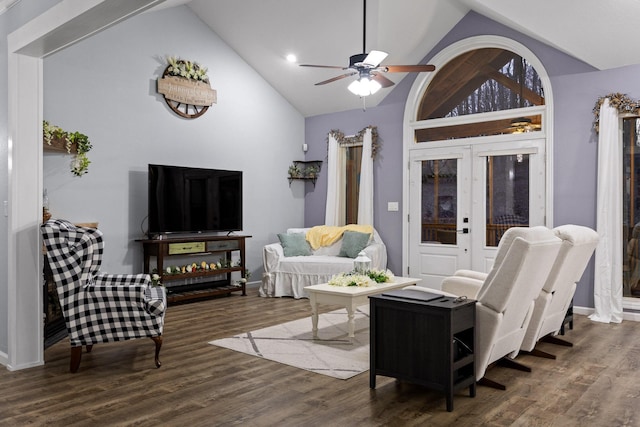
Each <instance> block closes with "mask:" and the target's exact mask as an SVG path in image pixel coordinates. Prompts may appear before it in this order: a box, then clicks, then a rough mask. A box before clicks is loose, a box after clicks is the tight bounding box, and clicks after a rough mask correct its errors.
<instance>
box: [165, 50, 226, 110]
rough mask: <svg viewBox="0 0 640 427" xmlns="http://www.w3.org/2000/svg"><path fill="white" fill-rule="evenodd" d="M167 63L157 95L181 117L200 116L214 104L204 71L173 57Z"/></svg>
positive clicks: (214, 94)
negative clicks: (162, 97) (161, 96)
mask: <svg viewBox="0 0 640 427" xmlns="http://www.w3.org/2000/svg"><path fill="white" fill-rule="evenodd" d="M167 62H168V63H169V65H167V68H165V70H164V72H163V73H162V77H161V78H159V79H158V82H157V83H158V88H157V90H158V93H159V94H161V95H163V96H164V100H165V102H166V103H167V105H168V106H169V108H171V110H172V111H173V112H174V113H176V114H177V115H179V116H180V117H184V118H185V119H195V118H197V117H200V116H201V115H203V114H204V113H205V112H206V111H207V110H208V109H209V107H210V106H211V105H213V104H215V103H216V102H217V92H216V91H215V89H211V85H210V84H209V76H208V75H207V68H205V67H202V66H200V65H199V64H197V63H196V62H193V61H187V60H184V59H180V58H174V57H168V58H167Z"/></svg>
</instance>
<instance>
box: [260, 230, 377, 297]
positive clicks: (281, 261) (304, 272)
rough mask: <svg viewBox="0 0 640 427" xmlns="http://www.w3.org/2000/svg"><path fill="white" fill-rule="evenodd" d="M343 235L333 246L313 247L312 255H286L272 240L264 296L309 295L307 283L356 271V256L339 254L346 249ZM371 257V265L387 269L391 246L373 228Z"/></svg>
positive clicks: (267, 251)
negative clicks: (354, 267) (306, 287)
mask: <svg viewBox="0 0 640 427" xmlns="http://www.w3.org/2000/svg"><path fill="white" fill-rule="evenodd" d="M309 230H310V228H290V229H288V230H287V234H294V233H305V234H306V233H307V231H309ZM342 240H343V239H342V238H340V239H339V240H337V241H336V242H335V243H333V244H331V245H330V246H323V247H320V248H318V249H316V250H312V254H311V255H308V256H289V257H286V256H284V249H283V247H282V245H281V244H280V243H272V244H269V245H266V246H265V247H264V248H263V252H262V257H263V263H264V273H263V276H262V285H261V286H260V296H262V297H284V296H287V297H294V298H308V297H309V296H308V295H307V293H306V292H305V290H304V287H305V286H310V285H317V284H319V283H326V282H328V281H329V280H330V279H331V277H332V276H334V275H335V274H338V273H343V272H348V271H351V270H353V258H348V257H341V256H338V254H339V253H340V249H341V248H342ZM364 251H365V253H366V254H367V256H368V257H369V258H371V268H373V269H376V270H385V269H386V268H387V248H386V246H385V245H384V243H383V242H382V239H381V238H380V235H379V234H378V232H377V231H376V230H373V233H372V236H371V239H370V240H369V244H368V246H367V247H366V248H365V249H364Z"/></svg>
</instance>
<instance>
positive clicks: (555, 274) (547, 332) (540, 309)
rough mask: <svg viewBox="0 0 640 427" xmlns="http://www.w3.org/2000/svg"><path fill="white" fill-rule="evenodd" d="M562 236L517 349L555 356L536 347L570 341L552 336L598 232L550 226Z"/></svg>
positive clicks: (580, 227)
mask: <svg viewBox="0 0 640 427" xmlns="http://www.w3.org/2000/svg"><path fill="white" fill-rule="evenodd" d="M553 231H554V233H555V234H556V236H558V237H559V238H560V239H562V245H561V246H560V251H559V252H558V257H557V259H556V262H555V264H554V265H553V268H552V269H551V273H550V274H549V277H548V278H547V281H546V283H545V284H544V286H543V287H542V290H541V291H540V295H538V298H537V299H536V302H535V307H534V310H533V314H532V316H531V321H530V322H529V327H528V328H527V333H526V334H525V336H524V340H523V341H522V346H521V347H520V349H521V350H522V351H526V352H530V353H531V354H533V355H536V356H542V357H548V358H552V359H555V356H554V355H552V354H549V353H546V352H543V351H541V350H538V349H536V348H535V346H536V344H537V343H538V342H539V341H540V340H542V339H545V340H548V341H550V342H554V343H557V344H563V345H569V346H571V345H572V344H571V343H570V342H568V341H565V340H560V339H558V338H555V335H556V334H557V333H558V332H559V331H560V329H561V328H562V325H563V323H564V319H565V316H566V313H567V310H568V309H569V305H570V304H571V300H572V299H573V295H574V293H575V291H576V286H577V282H578V281H579V280H580V278H581V277H582V274H583V273H584V270H585V269H586V268H587V264H588V263H589V260H590V259H591V256H592V255H593V252H594V251H595V249H596V246H597V245H598V241H599V237H598V233H596V232H595V231H594V230H592V229H591V228H589V227H583V226H580V225H561V226H559V227H556V228H554V229H553Z"/></svg>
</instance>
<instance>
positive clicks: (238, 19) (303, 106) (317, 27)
mask: <svg viewBox="0 0 640 427" xmlns="http://www.w3.org/2000/svg"><path fill="white" fill-rule="evenodd" d="M183 4H186V5H187V6H188V7H189V8H190V9H191V10H193V12H194V13H196V14H197V15H198V16H199V17H200V19H202V21H203V22H205V23H206V24H207V25H208V26H209V27H210V28H211V29H212V30H213V31H214V32H215V33H216V34H218V35H219V36H220V37H221V38H222V39H223V40H224V41H225V42H226V43H227V44H228V45H229V46H231V47H232V48H233V49H234V50H235V51H236V52H237V53H238V54H239V55H240V56H241V57H242V58H243V59H244V60H245V61H246V62H247V63H249V64H250V65H251V66H252V67H254V68H255V70H256V71H257V72H258V73H259V74H260V75H261V76H262V77H263V78H264V79H265V80H266V81H268V82H269V83H270V84H271V85H272V86H273V87H274V88H275V89H276V90H277V91H278V92H279V93H281V94H282V95H283V96H284V97H285V98H286V99H287V100H288V101H289V102H290V103H291V104H292V105H293V106H294V107H296V108H297V109H298V110H299V111H300V112H301V113H302V114H303V115H304V116H306V117H308V116H314V115H318V114H325V113H332V112H338V111H344V110H351V109H357V108H360V107H361V106H362V100H361V99H360V98H358V97H357V96H355V95H353V94H352V93H350V92H349V91H348V90H347V86H348V84H349V83H351V81H352V80H353V79H354V78H355V77H353V78H345V79H342V80H339V81H336V82H334V83H330V84H326V85H321V86H315V85H314V84H315V83H317V82H320V81H323V80H326V79H329V78H331V77H334V76H337V75H340V74H342V73H343V71H341V70H337V69H324V68H306V67H300V66H298V64H300V63H306V64H326V65H336V66H348V63H349V57H350V56H351V55H353V54H357V53H362V52H361V51H362V42H363V40H362V30H363V29H362V26H363V15H362V13H363V2H362V0H322V1H311V0H167V1H166V2H165V3H164V4H163V5H161V6H159V8H166V7H175V6H179V5H183ZM577 5H579V7H577ZM471 10H473V11H476V12H477V13H480V14H482V15H484V16H487V17H488V18H491V19H493V20H495V21H497V22H499V23H501V24H503V25H506V26H508V27H510V28H513V29H514V30H517V31H519V32H521V33H523V34H526V35H528V36H530V37H532V38H534V39H537V40H539V41H541V42H543V43H546V44H548V45H550V46H553V47H555V48H556V49H558V50H560V51H562V52H564V53H567V54H569V55H571V56H573V57H575V58H577V59H579V60H581V61H583V62H585V63H587V64H589V65H591V66H593V67H594V68H596V69H599V70H604V69H609V68H617V67H621V66H626V65H631V64H640V43H636V42H634V38H635V31H636V26H637V21H638V19H639V18H640V2H638V1H637V0H617V1H615V2H611V1H602V0H580V2H571V1H558V0H536V1H535V2H532V1H528V0H393V1H392V0H368V1H367V28H366V31H367V37H366V50H367V51H370V50H374V49H375V50H382V51H384V52H387V53H389V56H388V57H387V58H386V59H385V60H384V62H383V65H385V64H393V65H396V64H399V65H409V64H419V63H421V61H422V59H423V58H424V56H425V55H426V54H427V53H428V52H429V51H430V50H431V49H432V48H433V47H434V46H435V45H436V44H437V43H438V42H439V41H440V40H441V39H442V38H443V37H444V36H445V35H446V34H447V32H449V31H450V30H451V29H452V28H453V27H454V26H455V25H456V24H457V23H458V22H459V21H460V20H461V19H462V18H463V17H464V16H465V15H466V14H467V13H468V12H469V11H471ZM288 54H294V55H296V56H297V59H298V63H297V64H294V63H291V62H288V61H287V60H286V56H287V55H288ZM204 65H207V66H209V64H204ZM210 69H211V71H212V72H211V75H212V76H213V79H212V80H214V81H215V66H210ZM385 76H386V77H388V78H389V79H391V80H392V81H394V82H395V83H398V82H400V80H402V79H403V78H404V77H405V76H406V73H388V74H385ZM391 90H392V88H387V89H382V90H380V91H379V92H378V93H377V94H375V95H372V96H369V97H367V98H366V103H367V106H373V105H376V104H377V103H379V102H380V101H381V100H382V99H384V97H385V96H386V95H388V94H389V93H390V91H391Z"/></svg>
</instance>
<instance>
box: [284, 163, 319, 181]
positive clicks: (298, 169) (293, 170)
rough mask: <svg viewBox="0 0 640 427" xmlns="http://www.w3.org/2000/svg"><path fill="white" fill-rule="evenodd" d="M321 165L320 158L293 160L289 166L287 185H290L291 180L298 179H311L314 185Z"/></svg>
mask: <svg viewBox="0 0 640 427" xmlns="http://www.w3.org/2000/svg"><path fill="white" fill-rule="evenodd" d="M321 167H322V160H309V161H304V160H294V161H293V164H292V165H291V166H289V172H288V173H289V177H288V179H289V185H291V181H293V180H296V179H299V180H306V181H311V182H313V185H314V186H315V185H316V180H317V179H318V174H319V173H320V168H321Z"/></svg>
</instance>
